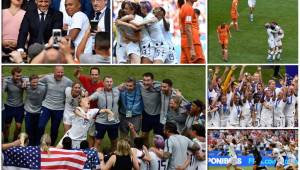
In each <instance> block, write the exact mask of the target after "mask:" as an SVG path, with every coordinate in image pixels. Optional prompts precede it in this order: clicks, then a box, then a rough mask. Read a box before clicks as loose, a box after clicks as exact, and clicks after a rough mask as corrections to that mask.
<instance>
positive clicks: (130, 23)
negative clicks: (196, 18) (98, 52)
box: [115, 1, 175, 64]
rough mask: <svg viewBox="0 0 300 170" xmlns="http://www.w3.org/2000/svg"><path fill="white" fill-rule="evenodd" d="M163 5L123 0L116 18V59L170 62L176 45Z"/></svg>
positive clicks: (135, 62) (134, 62) (145, 62)
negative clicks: (155, 5) (156, 5)
mask: <svg viewBox="0 0 300 170" xmlns="http://www.w3.org/2000/svg"><path fill="white" fill-rule="evenodd" d="M165 15H166V11H165V10H164V8H162V7H156V8H153V7H152V5H151V3H150V2H149V1H141V2H140V3H135V2H131V1H123V2H122V4H121V9H120V10H119V11H118V15H117V19H116V20H115V25H116V32H117V37H116V40H117V44H116V49H115V51H116V57H117V63H131V64H140V63H142V64H151V63H154V64H162V63H167V64H172V63H174V62H175V61H174V60H175V48H174V45H173V42H172V36H171V33H170V24H169V23H168V22H167V21H166V19H165Z"/></svg>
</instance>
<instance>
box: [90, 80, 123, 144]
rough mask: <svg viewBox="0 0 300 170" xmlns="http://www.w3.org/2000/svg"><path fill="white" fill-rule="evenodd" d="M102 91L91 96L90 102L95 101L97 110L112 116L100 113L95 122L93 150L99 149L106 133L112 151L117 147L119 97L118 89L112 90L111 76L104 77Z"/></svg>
mask: <svg viewBox="0 0 300 170" xmlns="http://www.w3.org/2000/svg"><path fill="white" fill-rule="evenodd" d="M103 80H104V89H103V90H101V91H96V92H95V93H93V94H92V95H91V96H89V99H90V100H97V101H98V102H97V104H98V109H109V110H111V111H112V113H113V116H109V113H108V112H100V114H99V115H97V117H96V121H95V128H96V134H95V138H96V141H95V148H96V149H99V146H100V144H101V142H102V140H103V138H104V136H105V133H106V131H107V134H108V137H109V139H110V142H111V147H112V149H114V148H115V147H116V146H117V139H118V135H119V134H118V133H119V124H120V120H119V111H118V110H119V105H118V101H119V95H120V91H119V90H118V88H116V87H114V88H113V79H112V77H111V76H105V77H104V79H103Z"/></svg>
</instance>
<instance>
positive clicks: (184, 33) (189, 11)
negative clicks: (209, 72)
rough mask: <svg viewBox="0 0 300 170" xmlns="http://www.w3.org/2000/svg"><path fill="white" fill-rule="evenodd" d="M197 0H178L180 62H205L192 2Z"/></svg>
mask: <svg viewBox="0 0 300 170" xmlns="http://www.w3.org/2000/svg"><path fill="white" fill-rule="evenodd" d="M196 1H197V0H186V2H185V3H184V0H178V6H179V8H180V12H179V23H180V32H181V56H180V63H181V64H188V63H194V64H196V63H197V64H199V63H201V64H205V58H204V54H203V51H202V45H201V42H200V35H199V24H198V20H197V16H196V13H195V12H194V9H193V3H194V2H196Z"/></svg>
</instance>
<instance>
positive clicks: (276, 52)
mask: <svg viewBox="0 0 300 170" xmlns="http://www.w3.org/2000/svg"><path fill="white" fill-rule="evenodd" d="M277 54H278V51H277V50H276V51H275V53H274V54H273V60H275V59H276V56H277Z"/></svg>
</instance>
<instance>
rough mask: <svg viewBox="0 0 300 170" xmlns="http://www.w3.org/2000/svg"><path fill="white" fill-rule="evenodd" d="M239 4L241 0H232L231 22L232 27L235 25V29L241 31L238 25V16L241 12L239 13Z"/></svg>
mask: <svg viewBox="0 0 300 170" xmlns="http://www.w3.org/2000/svg"><path fill="white" fill-rule="evenodd" d="M238 4H239V0H232V3H231V11H230V14H231V19H232V21H231V23H230V27H232V26H234V29H235V31H239V26H238V17H239V13H238Z"/></svg>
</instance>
